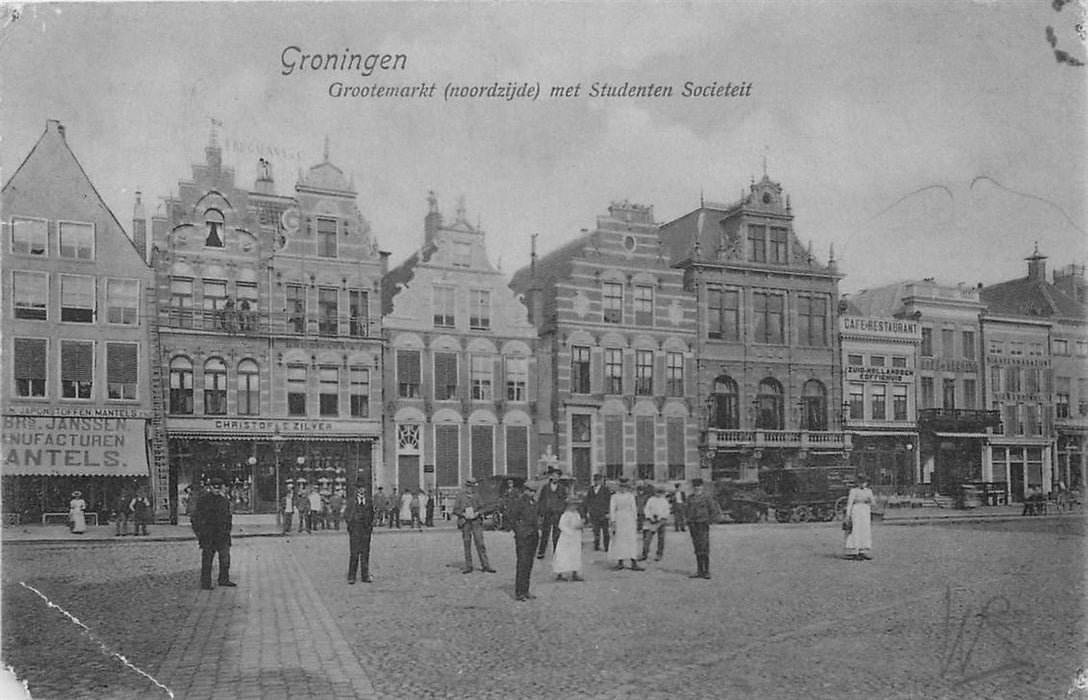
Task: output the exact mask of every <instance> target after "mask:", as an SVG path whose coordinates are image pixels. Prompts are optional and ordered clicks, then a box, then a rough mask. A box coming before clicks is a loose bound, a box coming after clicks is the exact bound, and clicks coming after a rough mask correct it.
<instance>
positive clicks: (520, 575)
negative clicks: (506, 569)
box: [506, 482, 540, 602]
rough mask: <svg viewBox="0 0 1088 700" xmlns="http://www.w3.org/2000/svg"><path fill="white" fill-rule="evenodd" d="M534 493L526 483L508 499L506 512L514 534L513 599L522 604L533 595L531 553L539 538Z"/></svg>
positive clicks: (534, 549)
mask: <svg viewBox="0 0 1088 700" xmlns="http://www.w3.org/2000/svg"><path fill="white" fill-rule="evenodd" d="M534 495H535V494H534V492H533V489H532V487H531V486H529V484H528V482H526V484H525V485H524V486H523V487H522V490H521V494H520V495H518V496H516V497H513V498H511V499H510V501H509V503H508V505H507V511H506V523H507V525H508V526H509V528H510V529H511V530H512V531H513V533H514V551H515V553H516V558H517V566H516V574H515V576H514V598H515V599H516V600H517V601H518V602H523V601H526V600H529V599H531V598H536V596H535V595H533V594H532V593H530V592H529V578H530V576H531V575H532V573H533V552H534V551H536V542H537V539H538V538H539V537H540V535H539V533H538V531H537V512H536V504H535V503H533V496H534Z"/></svg>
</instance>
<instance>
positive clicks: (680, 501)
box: [672, 483, 688, 532]
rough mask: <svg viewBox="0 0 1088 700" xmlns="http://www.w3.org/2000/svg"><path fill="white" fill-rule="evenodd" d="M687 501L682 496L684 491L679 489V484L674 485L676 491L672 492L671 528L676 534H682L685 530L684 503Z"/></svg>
mask: <svg viewBox="0 0 1088 700" xmlns="http://www.w3.org/2000/svg"><path fill="white" fill-rule="evenodd" d="M686 500H687V499H686V498H685V496H684V489H682V488H681V487H680V484H679V483H677V484H676V490H675V491H673V492H672V517H673V527H674V528H676V531H677V532H683V531H684V530H687V529H688V528H687V522H686V520H685V519H684V511H685V510H686V508H685V503H684V501H686Z"/></svg>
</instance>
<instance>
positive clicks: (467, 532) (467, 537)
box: [453, 477, 495, 574]
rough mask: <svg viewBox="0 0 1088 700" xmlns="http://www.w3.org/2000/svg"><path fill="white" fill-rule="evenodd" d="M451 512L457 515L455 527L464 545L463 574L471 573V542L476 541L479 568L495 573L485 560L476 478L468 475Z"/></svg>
mask: <svg viewBox="0 0 1088 700" xmlns="http://www.w3.org/2000/svg"><path fill="white" fill-rule="evenodd" d="M453 514H454V515H456V516H457V527H458V528H460V530H461V542H462V544H464V546H465V568H464V569H462V570H461V573H463V574H471V573H472V542H473V540H475V541H476V555H477V556H478V557H479V558H480V570H481V571H486V572H487V573H489V574H493V573H495V570H494V569H492V568H491V563H490V562H489V561H488V560H487V546H486V545H485V544H484V522H483V515H484V514H483V499H482V498H480V494H478V493H477V492H476V480H475V479H473V478H471V477H469V479H468V480H467V481H466V482H465V488H464V489H463V490H462V491H461V492H460V493H458V494H457V499H456V500H455V501H454V502H453Z"/></svg>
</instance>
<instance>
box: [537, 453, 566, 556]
mask: <svg viewBox="0 0 1088 700" xmlns="http://www.w3.org/2000/svg"><path fill="white" fill-rule="evenodd" d="M562 475H563V473H562V472H561V471H559V470H558V469H549V470H548V483H546V484H544V486H543V487H542V488H541V489H540V495H539V496H538V497H537V499H536V509H537V513H538V514H539V515H540V546H539V548H538V549H537V550H536V558H537V559H543V558H544V552H546V551H547V549H548V539H549V537H550V538H551V541H552V551H553V552H554V551H555V543H556V542H558V541H559V518H561V517H563V511H564V510H566V509H567V487H566V486H564V485H563V484H561V483H559V477H561V476H562Z"/></svg>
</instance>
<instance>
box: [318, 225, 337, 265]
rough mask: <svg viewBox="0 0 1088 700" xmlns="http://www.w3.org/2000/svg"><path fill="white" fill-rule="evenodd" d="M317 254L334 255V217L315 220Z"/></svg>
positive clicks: (322, 256) (320, 255)
mask: <svg viewBox="0 0 1088 700" xmlns="http://www.w3.org/2000/svg"><path fill="white" fill-rule="evenodd" d="M317 256H318V257H320V258H335V257H336V219H321V218H319V219H318V220H317Z"/></svg>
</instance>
